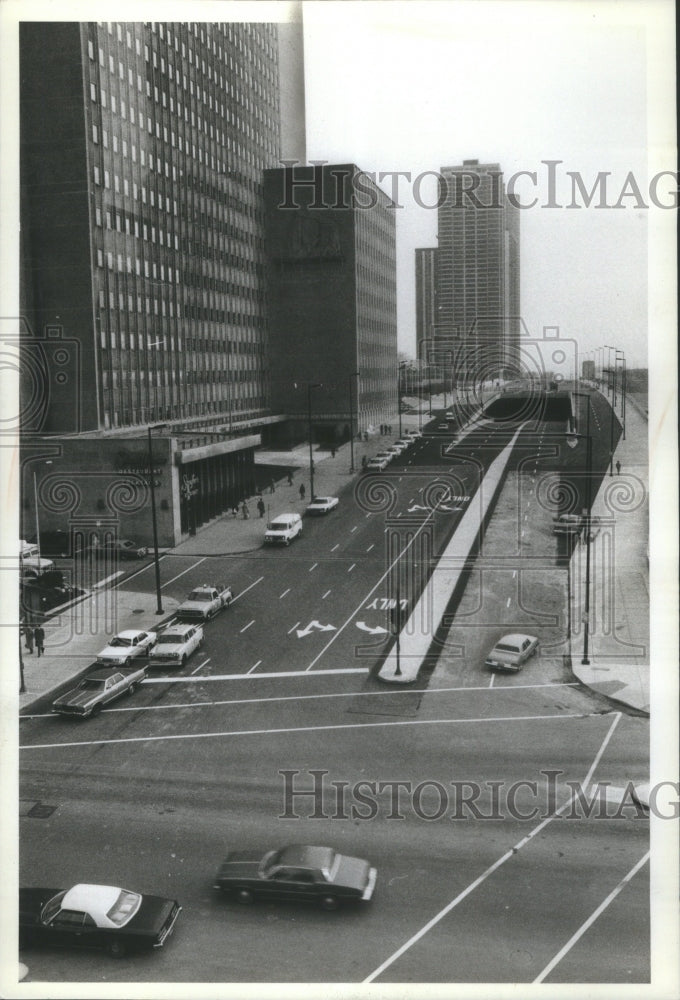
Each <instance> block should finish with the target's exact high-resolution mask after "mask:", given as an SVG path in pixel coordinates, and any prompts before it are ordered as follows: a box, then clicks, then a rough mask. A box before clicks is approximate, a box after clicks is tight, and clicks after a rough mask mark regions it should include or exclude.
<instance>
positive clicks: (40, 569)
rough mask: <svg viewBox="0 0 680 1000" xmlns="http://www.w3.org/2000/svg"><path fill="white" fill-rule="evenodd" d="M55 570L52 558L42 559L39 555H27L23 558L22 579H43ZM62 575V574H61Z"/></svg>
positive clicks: (23, 580)
mask: <svg viewBox="0 0 680 1000" xmlns="http://www.w3.org/2000/svg"><path fill="white" fill-rule="evenodd" d="M54 572H55V566H54V563H53V562H52V560H51V559H41V558H39V557H38V556H27V557H25V558H24V559H22V560H21V580H22V582H25V581H28V580H41V579H43V578H44V577H46V576H47V575H48V574H49V573H54ZM60 575H61V574H60Z"/></svg>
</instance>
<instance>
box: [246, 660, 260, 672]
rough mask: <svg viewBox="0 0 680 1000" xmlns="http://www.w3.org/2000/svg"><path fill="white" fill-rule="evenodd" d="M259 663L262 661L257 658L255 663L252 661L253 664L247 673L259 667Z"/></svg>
mask: <svg viewBox="0 0 680 1000" xmlns="http://www.w3.org/2000/svg"><path fill="white" fill-rule="evenodd" d="M261 663H262V660H258V661H257V663H253V665H252V667H251V668H250V670H249V671H248V673H249V674H252V672H253V670H255V669H256V668H257V667H259V665H260V664H261Z"/></svg>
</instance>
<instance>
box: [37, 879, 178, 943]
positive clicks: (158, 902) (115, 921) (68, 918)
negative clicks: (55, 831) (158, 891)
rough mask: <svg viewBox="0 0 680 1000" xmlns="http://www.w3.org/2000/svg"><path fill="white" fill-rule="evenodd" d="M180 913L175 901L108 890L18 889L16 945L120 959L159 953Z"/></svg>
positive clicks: (89, 887)
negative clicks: (97, 952)
mask: <svg viewBox="0 0 680 1000" xmlns="http://www.w3.org/2000/svg"><path fill="white" fill-rule="evenodd" d="M181 910H182V907H181V906H180V905H179V903H178V902H177V900H176V899H165V898H164V897H163V896H146V895H142V894H141V893H138V892H131V891H130V890H129V889H120V888H118V887H117V886H112V885H91V884H88V883H79V884H78V885H74V886H73V888H71V889H20V890H19V943H20V946H21V947H26V946H30V945H46V946H47V947H51V946H54V947H69V946H75V947H80V948H104V949H105V951H107V952H108V953H109V954H110V955H112V956H113V957H114V958H122V957H123V956H124V955H127V954H129V953H130V952H133V951H143V950H145V949H147V948H162V947H163V945H164V944H165V942H166V941H167V939H168V937H169V935H170V934H172V931H173V929H174V926H175V922H176V920H177V917H178V916H179V914H180V912H181Z"/></svg>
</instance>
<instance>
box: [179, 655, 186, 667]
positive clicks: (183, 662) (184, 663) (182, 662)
mask: <svg viewBox="0 0 680 1000" xmlns="http://www.w3.org/2000/svg"><path fill="white" fill-rule="evenodd" d="M186 665H187V658H186V656H183V657H182V659H181V660H180V666H182V667H186Z"/></svg>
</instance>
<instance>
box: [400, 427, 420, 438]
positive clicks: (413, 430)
mask: <svg viewBox="0 0 680 1000" xmlns="http://www.w3.org/2000/svg"><path fill="white" fill-rule="evenodd" d="M422 436H423V433H422V431H419V430H418V429H417V427H408V428H407V429H406V430H405V431H404V437H408V438H421V437H422Z"/></svg>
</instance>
